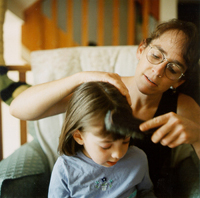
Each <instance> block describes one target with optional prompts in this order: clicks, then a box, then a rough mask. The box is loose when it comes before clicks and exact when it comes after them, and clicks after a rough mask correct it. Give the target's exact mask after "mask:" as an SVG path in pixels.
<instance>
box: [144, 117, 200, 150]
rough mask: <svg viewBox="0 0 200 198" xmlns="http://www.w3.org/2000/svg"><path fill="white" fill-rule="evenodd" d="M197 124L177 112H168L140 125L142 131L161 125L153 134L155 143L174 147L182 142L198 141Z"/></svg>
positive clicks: (152, 138)
mask: <svg viewBox="0 0 200 198" xmlns="http://www.w3.org/2000/svg"><path fill="white" fill-rule="evenodd" d="M196 125H197V124H196V123H194V122H192V121H190V120H188V119H186V118H183V117H181V116H179V115H177V114H175V113H167V114H164V115H161V116H158V117H156V118H153V119H151V120H148V121H146V122H144V123H142V124H141V125H140V129H141V130H142V131H146V130H149V129H152V128H155V127H159V128H158V129H157V130H156V131H155V132H154V133H153V135H152V137H151V140H152V141H153V142H154V143H158V142H160V143H161V144H162V145H163V146H169V147H171V148H174V147H176V146H178V145H180V144H184V143H185V144H191V143H193V142H196V141H198V135H199V128H198V127H197V126H196Z"/></svg>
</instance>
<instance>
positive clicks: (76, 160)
mask: <svg viewBox="0 0 200 198" xmlns="http://www.w3.org/2000/svg"><path fill="white" fill-rule="evenodd" d="M109 112H112V114H109ZM116 112H117V113H116ZM114 114H116V116H118V117H119V116H120V121H121V122H120V123H122V124H123V123H124V124H125V123H126V122H127V119H129V118H130V117H132V110H131V107H130V106H129V104H128V102H127V100H126V98H125V96H123V95H122V94H121V93H120V92H119V90H118V89H117V88H116V87H114V86H113V85H111V84H109V83H105V82H88V83H83V84H82V85H80V86H78V87H77V88H76V89H75V90H74V92H73V95H72V97H71V99H70V101H69V102H68V105H67V111H66V118H65V122H64V124H63V128H62V132H61V135H60V140H59V146H58V151H59V153H60V154H61V156H60V157H59V158H58V160H57V162H56V164H55V166H54V168H53V172H52V176H51V181H50V186H49V195H48V196H49V197H59V198H60V197H95V198H97V197H115V198H117V197H120V198H123V197H124V198H127V197H131V198H132V197H136V195H137V197H155V196H154V194H153V190H152V189H153V185H152V182H151V180H150V178H149V172H148V162H147V158H146V155H145V154H144V152H143V151H142V150H140V149H139V148H137V147H135V146H130V147H129V145H130V139H131V138H130V134H128V133H126V134H125V133H124V134H123V132H120V133H118V132H117V131H109V130H108V129H107V128H106V126H105V122H112V117H113V115H114ZM106 115H110V117H107V119H106V121H105V122H104V120H105V117H106ZM111 124H113V123H111ZM117 124H119V123H117ZM108 125H109V124H108Z"/></svg>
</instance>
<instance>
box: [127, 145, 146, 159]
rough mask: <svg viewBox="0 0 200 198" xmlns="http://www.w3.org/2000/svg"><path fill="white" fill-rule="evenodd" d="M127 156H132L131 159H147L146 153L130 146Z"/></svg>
mask: <svg viewBox="0 0 200 198" xmlns="http://www.w3.org/2000/svg"><path fill="white" fill-rule="evenodd" d="M128 153H129V155H132V156H133V157H140V158H144V159H145V158H147V156H146V153H145V152H144V151H143V150H142V149H140V148H138V147H137V146H133V145H132V146H130V147H129V150H128Z"/></svg>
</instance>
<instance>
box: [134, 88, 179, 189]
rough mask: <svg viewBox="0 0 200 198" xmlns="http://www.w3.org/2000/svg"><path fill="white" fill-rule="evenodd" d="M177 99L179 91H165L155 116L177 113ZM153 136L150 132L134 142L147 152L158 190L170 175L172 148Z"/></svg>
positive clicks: (150, 170)
mask: <svg viewBox="0 0 200 198" xmlns="http://www.w3.org/2000/svg"><path fill="white" fill-rule="evenodd" d="M177 100H178V93H173V92H172V90H168V91H166V92H164V93H163V96H162V98H161V100H160V103H159V106H158V109H157V111H156V113H155V115H154V117H156V116H159V115H163V114H166V113H168V112H174V113H176V109H177ZM151 136H152V134H148V135H146V136H145V137H144V138H143V139H142V140H141V139H134V140H133V144H134V145H135V146H137V147H139V148H141V149H142V150H143V151H144V152H145V153H146V155H147V158H148V162H149V173H150V177H151V180H152V182H153V184H154V188H155V190H156V188H159V185H160V184H161V183H162V180H165V178H166V177H168V174H169V168H170V161H171V160H170V159H171V149H170V148H169V147H167V146H162V145H161V144H160V143H157V144H155V143H153V142H152V141H151ZM159 183H160V184H159ZM161 185H162V184H161Z"/></svg>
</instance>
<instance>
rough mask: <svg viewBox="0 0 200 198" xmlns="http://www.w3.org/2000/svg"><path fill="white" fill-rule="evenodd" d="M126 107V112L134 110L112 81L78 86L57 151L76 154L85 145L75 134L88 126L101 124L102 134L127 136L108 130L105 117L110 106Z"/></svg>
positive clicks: (114, 107)
mask: <svg viewBox="0 0 200 198" xmlns="http://www.w3.org/2000/svg"><path fill="white" fill-rule="evenodd" d="M113 109H123V111H122V115H121V116H123V113H124V114H126V116H127V114H128V115H130V116H132V110H131V107H130V105H129V104H128V102H127V100H126V97H125V96H123V95H122V94H121V93H120V92H119V90H118V89H117V88H116V87H114V86H113V85H111V84H109V83H105V82H87V83H83V84H81V85H80V86H78V87H77V88H76V89H75V90H74V92H73V94H72V97H71V99H70V101H69V102H68V105H67V110H66V117H65V121H64V124H63V128H62V131H61V135H60V139H59V146H58V151H59V153H60V154H65V155H74V154H75V153H76V152H77V151H78V150H80V149H82V146H81V145H79V144H78V143H77V142H76V141H75V140H74V138H73V133H74V132H75V131H76V130H79V131H80V132H84V131H85V129H86V127H88V126H99V124H102V125H103V126H102V129H103V130H102V132H101V134H99V135H101V136H111V137H112V138H113V139H122V138H125V136H123V135H120V134H116V133H112V132H109V131H106V130H105V127H104V118H105V115H106V113H107V112H108V110H113Z"/></svg>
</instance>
